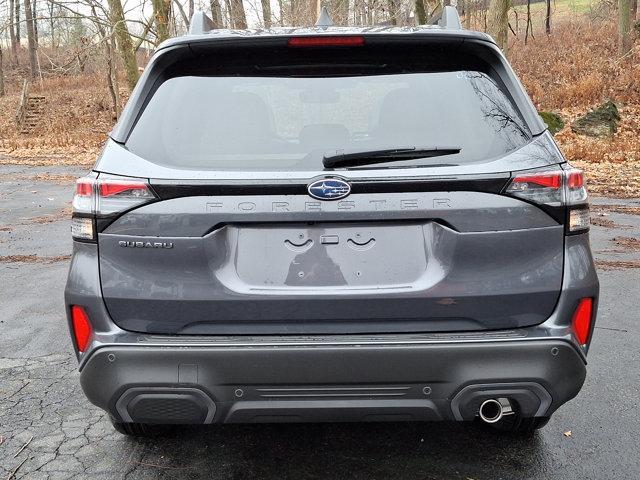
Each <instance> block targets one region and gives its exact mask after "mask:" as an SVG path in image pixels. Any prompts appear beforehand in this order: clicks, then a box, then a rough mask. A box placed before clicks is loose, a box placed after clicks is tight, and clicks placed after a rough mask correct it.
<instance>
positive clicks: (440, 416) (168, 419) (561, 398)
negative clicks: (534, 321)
mask: <svg viewBox="0 0 640 480" xmlns="http://www.w3.org/2000/svg"><path fill="white" fill-rule="evenodd" d="M156 338H159V337H156ZM168 338H170V337H168ZM173 338H175V337H173ZM387 338H388V339H389V341H385V339H384V338H378V339H377V340H376V341H375V342H370V343H367V342H362V343H358V342H356V341H353V342H341V343H336V342H333V343H332V342H330V341H328V342H317V343H314V344H303V343H297V344H296V343H289V344H288V343H286V342H285V343H273V342H269V341H266V340H264V341H253V342H251V343H247V342H244V343H240V342H236V343H233V342H230V343H227V344H211V345H206V344H199V343H198V344H189V343H185V342H181V343H171V344H166V343H165V344H159V343H158V344H153V343H147V344H144V345H105V346H102V347H99V348H97V349H96V350H94V351H93V352H92V353H91V354H90V355H89V356H88V358H86V359H85V361H84V362H83V365H82V369H81V383H82V388H83V390H84V392H85V393H86V395H87V397H88V398H89V400H90V401H91V402H92V403H94V404H95V405H97V406H99V407H100V408H102V409H104V410H106V411H107V412H109V413H110V414H111V415H112V416H113V417H114V418H116V419H118V420H120V421H138V422H146V423H254V422H304V421H313V422H317V421H383V420H389V421H396V420H460V421H461V420H472V419H473V418H474V417H475V415H476V414H477V410H478V407H479V405H480V403H481V402H482V401H483V400H484V399H487V398H492V397H496V396H507V397H509V398H511V399H512V400H514V401H515V403H516V404H517V406H518V408H519V409H520V411H521V412H522V414H523V415H524V416H527V417H533V416H536V417H542V416H548V415H551V413H553V412H554V411H555V410H556V409H557V408H558V407H559V406H561V405H562V404H563V403H565V402H567V401H568V400H570V399H571V398H573V397H574V396H575V395H576V394H577V393H578V391H579V390H580V388H581V387H582V384H583V382H584V378H585V373H586V370H585V359H584V355H583V354H582V352H581V351H580V350H579V348H577V347H576V346H575V345H574V344H573V343H572V342H570V341H567V340H565V339H560V338H559V339H549V338H548V339H533V338H525V339H514V340H509V339H503V340H491V341H449V342H431V341H425V342H418V341H415V340H409V339H406V340H403V339H402V337H398V336H393V337H392V336H389V337H387ZM392 338H393V341H391V339H392Z"/></svg>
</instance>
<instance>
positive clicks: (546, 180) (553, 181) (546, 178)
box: [513, 173, 562, 188]
mask: <svg viewBox="0 0 640 480" xmlns="http://www.w3.org/2000/svg"><path fill="white" fill-rule="evenodd" d="M513 183H533V184H535V185H540V186H541V187H547V188H560V187H561V186H562V173H546V174H543V175H518V176H517V177H516V178H514V179H513Z"/></svg>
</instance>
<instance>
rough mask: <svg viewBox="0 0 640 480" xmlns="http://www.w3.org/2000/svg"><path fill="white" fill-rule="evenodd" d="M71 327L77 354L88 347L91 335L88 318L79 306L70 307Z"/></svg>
mask: <svg viewBox="0 0 640 480" xmlns="http://www.w3.org/2000/svg"><path fill="white" fill-rule="evenodd" d="M71 325H72V327H73V337H74V338H75V340H76V346H77V347H78V351H79V352H84V351H85V350H86V349H87V345H89V340H90V339H91V335H92V334H93V329H92V328H91V323H90V322H89V316H88V315H87V312H85V310H84V308H82V307H81V306H79V305H72V306H71Z"/></svg>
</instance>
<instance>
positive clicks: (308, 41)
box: [288, 36, 364, 47]
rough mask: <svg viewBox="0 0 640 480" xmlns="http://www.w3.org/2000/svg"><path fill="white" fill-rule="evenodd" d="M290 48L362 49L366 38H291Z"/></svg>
mask: <svg viewBox="0 0 640 480" xmlns="http://www.w3.org/2000/svg"><path fill="white" fill-rule="evenodd" d="M288 45H289V46H290V47H361V46H363V45H364V37H361V36H334V37H329V36H326V37H325V36H319V37H291V38H290V39H289V42H288Z"/></svg>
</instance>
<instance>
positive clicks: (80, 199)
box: [71, 177, 156, 241]
mask: <svg viewBox="0 0 640 480" xmlns="http://www.w3.org/2000/svg"><path fill="white" fill-rule="evenodd" d="M155 198H156V196H155V195H154V194H153V192H152V191H151V189H150V188H149V185H148V184H147V183H146V182H145V181H142V180H140V179H134V178H126V177H105V178H97V179H95V178H91V177H85V178H81V179H79V180H78V181H77V182H76V192H75V195H74V197H73V219H72V227H71V234H72V236H73V238H75V239H77V240H85V241H87V240H89V241H91V240H95V229H94V221H93V219H94V218H95V217H96V216H105V215H106V216H109V215H113V214H116V213H118V212H123V211H125V210H130V209H131V208H133V207H137V206H140V205H142V204H145V203H148V202H149V201H152V200H154V199H155Z"/></svg>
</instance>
